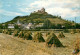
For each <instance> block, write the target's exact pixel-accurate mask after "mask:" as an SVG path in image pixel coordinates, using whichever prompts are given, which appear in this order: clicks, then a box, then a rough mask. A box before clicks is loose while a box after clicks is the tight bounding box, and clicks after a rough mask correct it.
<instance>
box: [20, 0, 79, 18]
mask: <svg viewBox="0 0 80 55" xmlns="http://www.w3.org/2000/svg"><path fill="white" fill-rule="evenodd" d="M42 7H44V8H45V9H46V11H47V12H48V13H50V14H52V15H61V16H62V17H63V18H71V17H76V16H79V14H80V13H79V12H80V9H79V8H80V0H36V1H35V2H33V3H31V4H29V6H28V7H27V8H25V9H23V8H20V10H21V11H22V12H25V11H26V12H32V11H35V10H38V9H41V8H42Z"/></svg>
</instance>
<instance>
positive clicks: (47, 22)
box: [43, 19, 52, 29]
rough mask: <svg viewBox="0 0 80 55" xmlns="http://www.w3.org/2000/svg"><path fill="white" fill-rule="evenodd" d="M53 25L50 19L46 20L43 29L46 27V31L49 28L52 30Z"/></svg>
mask: <svg viewBox="0 0 80 55" xmlns="http://www.w3.org/2000/svg"><path fill="white" fill-rule="evenodd" d="M51 25H52V23H51V22H50V21H49V20H48V19H46V20H45V21H44V25H43V27H44V29H49V28H51Z"/></svg>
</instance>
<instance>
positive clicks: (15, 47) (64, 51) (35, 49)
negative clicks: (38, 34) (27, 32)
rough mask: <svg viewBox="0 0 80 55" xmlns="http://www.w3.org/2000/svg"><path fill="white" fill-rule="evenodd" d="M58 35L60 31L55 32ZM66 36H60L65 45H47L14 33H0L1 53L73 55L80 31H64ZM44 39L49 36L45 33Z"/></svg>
mask: <svg viewBox="0 0 80 55" xmlns="http://www.w3.org/2000/svg"><path fill="white" fill-rule="evenodd" d="M55 34H56V35H58V34H59V33H55ZM64 35H65V38H59V40H60V41H61V43H62V44H63V45H64V47H51V48H49V47H47V46H46V44H45V42H44V43H36V42H33V41H32V40H23V39H22V38H17V37H13V36H12V35H7V34H2V33H0V55H72V51H73V49H74V43H75V40H76V38H77V36H78V37H79V38H80V33H76V34H70V33H64ZM43 37H44V39H45V40H46V39H47V37H46V36H45V33H44V34H43ZM79 46H80V45H79Z"/></svg>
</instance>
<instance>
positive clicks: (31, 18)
mask: <svg viewBox="0 0 80 55" xmlns="http://www.w3.org/2000/svg"><path fill="white" fill-rule="evenodd" d="M46 19H48V20H50V22H51V23H54V24H64V23H70V24H73V22H70V21H66V20H64V19H62V18H61V16H54V15H51V14H48V13H47V12H46V11H45V9H44V8H42V9H41V10H38V11H34V12H32V13H31V14H30V15H26V16H17V17H15V18H14V19H13V20H11V21H8V22H6V23H16V22H17V21H18V20H20V22H22V23H43V22H44V21H45V20H46Z"/></svg>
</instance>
